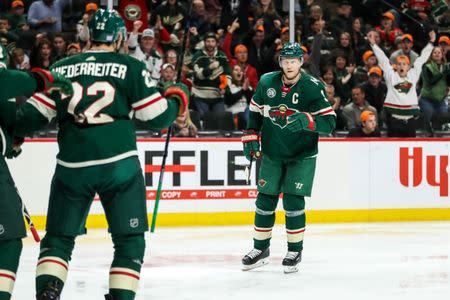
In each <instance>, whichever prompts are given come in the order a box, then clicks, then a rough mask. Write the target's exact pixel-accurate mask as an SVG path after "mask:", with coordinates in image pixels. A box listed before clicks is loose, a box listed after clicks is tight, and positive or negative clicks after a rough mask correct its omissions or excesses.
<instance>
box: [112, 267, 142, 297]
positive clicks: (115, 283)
mask: <svg viewBox="0 0 450 300" xmlns="http://www.w3.org/2000/svg"><path fill="white" fill-rule="evenodd" d="M139 279H140V274H139V272H137V271H135V270H133V269H128V268H118V267H114V268H111V269H110V271H109V288H110V289H120V290H129V291H133V292H134V293H136V291H137V289H138V286H139Z"/></svg>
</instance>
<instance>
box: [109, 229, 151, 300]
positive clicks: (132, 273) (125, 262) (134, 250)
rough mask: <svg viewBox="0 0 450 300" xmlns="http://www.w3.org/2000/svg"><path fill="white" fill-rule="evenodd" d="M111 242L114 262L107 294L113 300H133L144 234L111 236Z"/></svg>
mask: <svg viewBox="0 0 450 300" xmlns="http://www.w3.org/2000/svg"><path fill="white" fill-rule="evenodd" d="M112 240H113V243H114V260H113V262H112V264H111V270H110V271H109V293H110V294H111V295H112V296H113V299H114V300H133V299H134V296H135V295H136V291H137V289H138V286H139V277H140V272H141V267H142V263H143V260H144V252H145V239H144V234H143V233H141V234H133V235H118V234H117V235H114V234H113V235H112Z"/></svg>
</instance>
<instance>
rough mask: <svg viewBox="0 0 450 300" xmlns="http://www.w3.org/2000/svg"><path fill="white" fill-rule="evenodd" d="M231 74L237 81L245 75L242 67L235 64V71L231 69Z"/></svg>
mask: <svg viewBox="0 0 450 300" xmlns="http://www.w3.org/2000/svg"><path fill="white" fill-rule="evenodd" d="M231 76H233V79H234V80H235V81H238V82H240V81H241V80H242V77H243V76H244V72H242V68H241V67H240V66H239V65H235V66H234V67H233V71H231Z"/></svg>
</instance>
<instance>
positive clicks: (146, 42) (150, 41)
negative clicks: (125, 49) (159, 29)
mask: <svg viewBox="0 0 450 300" xmlns="http://www.w3.org/2000/svg"><path fill="white" fill-rule="evenodd" d="M154 44H155V39H154V38H152V37H149V36H147V37H144V38H142V49H144V51H145V52H148V51H150V50H152V48H153V45H154Z"/></svg>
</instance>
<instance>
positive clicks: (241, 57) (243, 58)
mask: <svg viewBox="0 0 450 300" xmlns="http://www.w3.org/2000/svg"><path fill="white" fill-rule="evenodd" d="M236 59H237V60H238V62H240V63H246V62H247V60H248V53H247V51H239V52H237V53H236Z"/></svg>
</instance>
